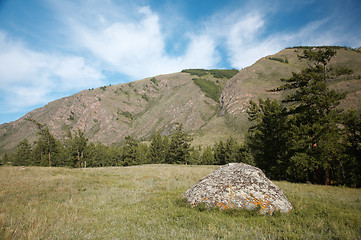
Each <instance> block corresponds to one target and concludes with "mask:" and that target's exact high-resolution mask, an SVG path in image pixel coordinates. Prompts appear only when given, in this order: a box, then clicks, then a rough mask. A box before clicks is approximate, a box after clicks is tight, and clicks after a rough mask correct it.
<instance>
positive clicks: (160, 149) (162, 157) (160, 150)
mask: <svg viewBox="0 0 361 240" xmlns="http://www.w3.org/2000/svg"><path fill="white" fill-rule="evenodd" d="M168 151H169V140H168V137H167V136H164V137H162V136H161V135H160V133H159V132H157V133H156V134H154V135H153V136H152V141H151V143H150V146H149V152H148V159H149V162H150V163H165V162H166V161H167V156H168Z"/></svg>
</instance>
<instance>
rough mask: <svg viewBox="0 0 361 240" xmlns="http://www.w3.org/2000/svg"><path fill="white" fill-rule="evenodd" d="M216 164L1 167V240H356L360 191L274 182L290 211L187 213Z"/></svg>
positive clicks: (360, 222)
mask: <svg viewBox="0 0 361 240" xmlns="http://www.w3.org/2000/svg"><path fill="white" fill-rule="evenodd" d="M215 168H216V167H215V166H179V165H145V166H136V167H126V168H93V169H86V170H84V169H66V168H39V167H29V168H19V167H1V168H0V184H1V185H0V239H220V238H225V239H227V238H228V239H242V238H243V239H245V238H248V239H249V238H251V239H254V238H258V239H277V238H286V239H300V238H301V239H302V238H304V239H315V238H317V239H331V238H337V239H358V238H359V236H361V227H360V226H361V190H360V189H349V188H338V187H325V186H314V185H306V184H292V183H287V182H277V183H276V184H277V185H279V186H280V187H281V188H282V189H283V190H284V192H285V194H286V195H287V196H288V198H289V200H290V201H291V202H292V204H293V206H294V208H295V210H294V211H293V212H292V213H291V214H289V215H275V216H263V215H259V214H258V213H257V212H250V211H241V210H240V211H235V210H230V211H224V212H221V211H219V210H218V209H206V208H204V207H202V206H200V207H197V208H191V207H190V206H188V204H186V203H185V202H184V200H183V199H182V197H181V196H182V194H183V192H184V191H185V190H187V189H188V188H189V187H190V186H192V185H193V184H195V183H196V182H197V181H198V180H200V179H201V178H202V177H203V176H205V175H207V174H208V173H210V172H211V171H213V170H214V169H215Z"/></svg>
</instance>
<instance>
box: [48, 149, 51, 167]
mask: <svg viewBox="0 0 361 240" xmlns="http://www.w3.org/2000/svg"><path fill="white" fill-rule="evenodd" d="M48 153H49V167H51V157H50V156H51V155H50V151H49V152H48Z"/></svg>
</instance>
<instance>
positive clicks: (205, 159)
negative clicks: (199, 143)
mask: <svg viewBox="0 0 361 240" xmlns="http://www.w3.org/2000/svg"><path fill="white" fill-rule="evenodd" d="M200 164H202V165H213V164H215V160H214V155H213V151H212V148H211V147H210V146H207V147H205V149H204V150H203V153H202V157H201V163H200Z"/></svg>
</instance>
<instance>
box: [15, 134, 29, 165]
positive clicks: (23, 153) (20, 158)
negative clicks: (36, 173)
mask: <svg viewBox="0 0 361 240" xmlns="http://www.w3.org/2000/svg"><path fill="white" fill-rule="evenodd" d="M30 156H31V145H30V144H29V142H28V140H27V139H24V140H22V141H21V142H20V143H19V145H18V147H17V150H16V154H15V159H14V162H13V165H14V166H28V165H31V158H30Z"/></svg>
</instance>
